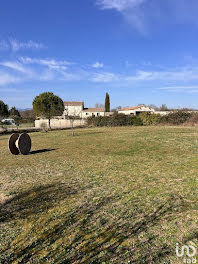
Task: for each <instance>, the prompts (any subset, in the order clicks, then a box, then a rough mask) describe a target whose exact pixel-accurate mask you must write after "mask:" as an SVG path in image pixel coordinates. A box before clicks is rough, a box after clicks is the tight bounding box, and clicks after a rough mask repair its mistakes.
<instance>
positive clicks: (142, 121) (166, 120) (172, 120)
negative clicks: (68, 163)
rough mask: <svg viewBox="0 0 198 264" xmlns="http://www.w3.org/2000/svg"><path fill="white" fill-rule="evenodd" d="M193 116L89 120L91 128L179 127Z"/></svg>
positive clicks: (179, 113)
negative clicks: (165, 125) (168, 125)
mask: <svg viewBox="0 0 198 264" xmlns="http://www.w3.org/2000/svg"><path fill="white" fill-rule="evenodd" d="M192 116H193V113H189V112H185V111H177V112H171V113H170V114H168V115H166V116H160V115H159V114H151V113H147V112H143V113H141V114H139V115H138V116H128V115H124V114H118V113H114V114H113V116H98V117H90V118H88V125H91V126H97V127H102V126H112V127H113V126H151V125H157V124H160V123H162V124H172V125H179V124H183V123H185V122H186V121H187V120H189V119H190V118H191V117H192Z"/></svg>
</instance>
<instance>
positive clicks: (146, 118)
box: [138, 112, 161, 126]
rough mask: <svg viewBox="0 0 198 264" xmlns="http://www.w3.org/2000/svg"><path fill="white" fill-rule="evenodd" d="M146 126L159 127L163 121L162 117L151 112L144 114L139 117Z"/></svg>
mask: <svg viewBox="0 0 198 264" xmlns="http://www.w3.org/2000/svg"><path fill="white" fill-rule="evenodd" d="M138 117H139V118H140V119H141V120H142V123H143V125H144V126H151V125H157V124H159V123H160V121H161V116H160V115H159V114H151V113H149V112H143V113H141V114H139V116H138Z"/></svg>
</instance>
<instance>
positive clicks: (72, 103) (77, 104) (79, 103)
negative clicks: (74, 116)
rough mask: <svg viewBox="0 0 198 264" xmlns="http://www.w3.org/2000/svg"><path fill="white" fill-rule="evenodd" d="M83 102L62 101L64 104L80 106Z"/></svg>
mask: <svg viewBox="0 0 198 264" xmlns="http://www.w3.org/2000/svg"><path fill="white" fill-rule="evenodd" d="M83 104H84V103H83V102H64V106H81V105H83Z"/></svg>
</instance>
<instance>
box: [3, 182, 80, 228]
mask: <svg viewBox="0 0 198 264" xmlns="http://www.w3.org/2000/svg"><path fill="white" fill-rule="evenodd" d="M77 192H78V189H77V187H75V186H70V185H66V184H61V183H58V184H51V185H44V186H39V187H35V188H32V189H28V190H27V191H25V192H22V193H20V194H18V195H16V196H15V197H13V198H11V199H10V200H8V201H7V202H5V203H4V204H2V205H0V223H1V222H6V221H10V220H18V219H25V218H27V217H28V216H31V215H37V214H38V213H41V212H45V211H47V210H48V209H50V208H53V207H54V206H55V205H56V204H57V203H59V202H60V201H61V200H64V199H66V198H68V197H69V196H71V195H73V194H76V193H77Z"/></svg>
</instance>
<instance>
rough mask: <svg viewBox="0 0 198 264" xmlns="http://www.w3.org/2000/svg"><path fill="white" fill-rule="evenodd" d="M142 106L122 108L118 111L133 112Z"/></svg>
mask: <svg viewBox="0 0 198 264" xmlns="http://www.w3.org/2000/svg"><path fill="white" fill-rule="evenodd" d="M141 107H142V105H139V106H132V107H124V108H122V109H120V110H119V111H126V110H135V109H139V108H141Z"/></svg>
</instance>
